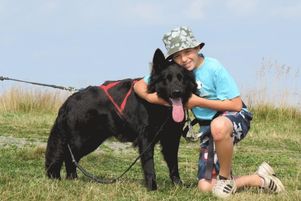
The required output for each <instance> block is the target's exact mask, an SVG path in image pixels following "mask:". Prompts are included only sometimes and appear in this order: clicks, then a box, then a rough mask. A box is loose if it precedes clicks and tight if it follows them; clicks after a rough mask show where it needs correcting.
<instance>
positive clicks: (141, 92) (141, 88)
mask: <svg viewBox="0 0 301 201" xmlns="http://www.w3.org/2000/svg"><path fill="white" fill-rule="evenodd" d="M134 91H135V93H136V94H137V95H138V96H139V97H140V98H142V99H144V100H146V101H147V102H149V103H152V104H159V105H165V106H168V105H169V104H168V103H167V102H166V101H165V100H163V99H162V98H160V97H158V95H157V92H155V93H148V92H147V83H146V82H145V81H144V80H143V79H141V80H139V81H137V82H136V83H135V85H134Z"/></svg>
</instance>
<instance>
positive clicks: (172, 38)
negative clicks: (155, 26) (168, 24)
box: [163, 27, 205, 59]
mask: <svg viewBox="0 0 301 201" xmlns="http://www.w3.org/2000/svg"><path fill="white" fill-rule="evenodd" d="M163 42H164V44H165V48H166V50H167V54H166V59H170V56H171V55H173V54H174V53H176V52H179V51H181V50H184V49H188V48H195V47H197V46H200V49H202V47H203V46H204V45H205V43H200V42H199V41H197V40H196V39H195V37H194V36H193V34H192V31H191V29H190V28H188V27H178V28H175V29H173V30H171V31H170V32H168V33H166V34H164V36H163Z"/></svg>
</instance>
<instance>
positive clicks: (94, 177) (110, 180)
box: [67, 117, 169, 184]
mask: <svg viewBox="0 0 301 201" xmlns="http://www.w3.org/2000/svg"><path fill="white" fill-rule="evenodd" d="M168 120H169V117H167V118H166V120H165V122H164V123H163V124H162V125H161V126H160V128H159V129H158V131H157V132H156V135H155V136H154V139H153V141H152V142H151V143H150V144H149V145H148V146H147V147H146V149H145V150H144V151H143V152H142V153H141V154H139V156H138V157H137V158H136V159H135V160H134V161H133V162H132V164H131V165H130V166H129V167H128V168H127V169H126V170H125V171H124V172H123V173H122V174H121V175H120V176H118V177H116V178H114V179H101V178H99V177H97V176H95V175H93V174H91V173H89V172H88V171H87V170H86V169H84V168H83V167H82V166H81V165H79V163H78V162H77V161H76V160H75V157H74V155H73V153H72V150H71V147H70V145H69V144H67V147H68V149H69V152H70V155H71V158H72V162H73V163H74V164H75V166H76V167H77V168H78V169H79V170H80V171H81V172H82V173H83V174H84V175H85V176H86V177H88V178H90V179H92V180H93V181H95V182H97V183H101V184H113V183H115V182H117V181H118V180H119V179H120V178H121V177H123V175H125V174H126V173H127V172H128V171H129V170H130V169H131V168H132V167H133V166H134V165H135V164H136V162H137V161H138V160H139V159H140V158H141V156H142V155H143V154H144V153H145V152H146V151H148V149H149V148H150V147H151V146H152V145H153V144H154V143H155V141H156V138H157V137H158V135H159V133H160V131H161V130H162V128H163V127H164V126H165V124H166V123H167V121H168Z"/></svg>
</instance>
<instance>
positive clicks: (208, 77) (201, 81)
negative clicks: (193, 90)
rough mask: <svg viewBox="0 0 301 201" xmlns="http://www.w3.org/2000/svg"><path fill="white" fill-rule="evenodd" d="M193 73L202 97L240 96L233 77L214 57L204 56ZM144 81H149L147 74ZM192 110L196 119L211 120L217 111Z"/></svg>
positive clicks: (195, 108)
mask: <svg viewBox="0 0 301 201" xmlns="http://www.w3.org/2000/svg"><path fill="white" fill-rule="evenodd" d="M193 73H194V75H195V79H196V82H197V84H198V90H197V92H198V94H197V95H199V96H200V97H202V98H206V99H209V100H226V99H232V98H235V97H238V96H240V92H239V89H238V87H237V85H236V83H235V81H234V79H233V78H232V77H231V75H230V74H229V73H228V71H227V70H226V68H225V67H224V66H223V65H222V64H221V63H220V62H219V61H218V60H216V59H214V58H211V57H204V62H203V64H202V65H201V66H199V67H197V68H195V69H194V70H193ZM144 81H145V82H146V83H149V76H145V77H144ZM192 112H193V113H194V115H195V116H196V118H198V119H202V120H211V119H212V118H213V117H214V115H215V114H216V112H217V111H216V110H212V109H209V108H203V107H194V108H192Z"/></svg>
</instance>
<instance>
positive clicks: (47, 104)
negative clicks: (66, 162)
mask: <svg viewBox="0 0 301 201" xmlns="http://www.w3.org/2000/svg"><path fill="white" fill-rule="evenodd" d="M37 94H38V95H37ZM37 94H36V93H33V94H31V93H29V94H28V93H27V92H23V91H19V90H12V91H10V92H9V93H7V94H4V95H2V96H0V98H1V99H0V200H1V201H4V200H25V201H27V200H28V201H29V200H31V201H32V200H51V201H53V200H89V201H90V200H131V201H132V200H139V201H140V200H143V201H144V200H145V201H146V200H181V201H182V200H189V201H192V200H216V198H215V197H213V196H212V195H211V194H210V193H201V192H199V191H198V190H197V189H196V182H197V181H196V172H197V160H198V150H199V145H198V143H188V142H186V141H185V140H184V139H182V141H181V145H180V151H179V166H180V174H181V177H182V179H183V181H184V182H185V184H186V185H185V186H184V187H183V186H182V187H179V186H173V185H171V182H170V180H169V178H168V170H167V167H166V164H165V162H164V161H163V158H162V156H161V154H160V147H159V146H157V147H156V150H155V151H156V153H155V164H156V171H157V180H158V190H157V191H155V192H149V191H147V190H146V189H145V187H144V186H143V176H142V171H141V167H140V162H138V163H137V164H136V165H135V166H134V167H133V168H132V169H131V170H130V171H129V172H128V173H127V174H126V175H125V176H124V177H123V178H122V179H121V180H120V181H118V182H117V183H114V184H98V183H95V182H91V181H90V180H89V179H87V178H85V177H84V176H83V175H82V174H81V173H79V179H78V180H75V181H69V180H65V179H63V180H61V181H54V180H49V179H48V178H46V176H45V173H44V154H45V146H46V141H47V137H48V134H49V130H50V128H51V126H52V124H53V121H54V119H55V117H56V112H57V109H58V107H59V105H60V104H61V101H62V97H61V96H60V95H57V94H56V95H49V94H47V93H46V94H43V93H42V94H40V93H37ZM251 111H252V112H253V113H254V120H253V121H252V128H251V130H250V132H249V134H248V136H247V137H246V138H245V139H244V140H243V141H242V142H241V143H239V144H238V145H237V146H236V148H235V157H234V165H233V170H234V173H235V174H236V175H244V174H249V173H253V172H255V171H256V169H257V167H258V165H260V163H261V162H263V161H267V162H268V163H270V164H271V165H272V166H273V167H274V170H275V171H276V173H277V175H278V176H279V177H280V179H281V180H282V181H283V183H284V185H285V187H286V192H284V193H281V194H278V195H272V194H267V193H261V192H259V191H258V189H246V190H244V191H240V192H238V193H236V194H235V195H234V196H233V197H232V198H231V200H260V201H265V200H287V201H290V200H301V113H300V110H297V109H296V108H290V107H285V106H282V107H279V108H276V107H273V106H272V105H268V104H261V105H252V107H251ZM137 154H138V153H137V150H136V149H134V148H132V147H131V146H129V145H123V144H119V143H116V142H115V141H114V140H110V141H109V142H107V143H105V144H104V145H101V147H100V148H99V149H98V150H97V151H95V152H93V153H92V154H90V155H88V156H87V157H85V158H83V160H82V161H81V165H82V166H84V167H85V168H86V169H88V170H89V171H91V172H93V173H94V174H96V175H99V176H101V177H105V178H112V177H117V176H119V174H121V173H122V172H123V171H124V170H125V169H126V168H127V167H128V166H129V165H130V164H131V162H132V161H133V160H134V159H135V158H136V157H137ZM63 175H64V172H63Z"/></svg>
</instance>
